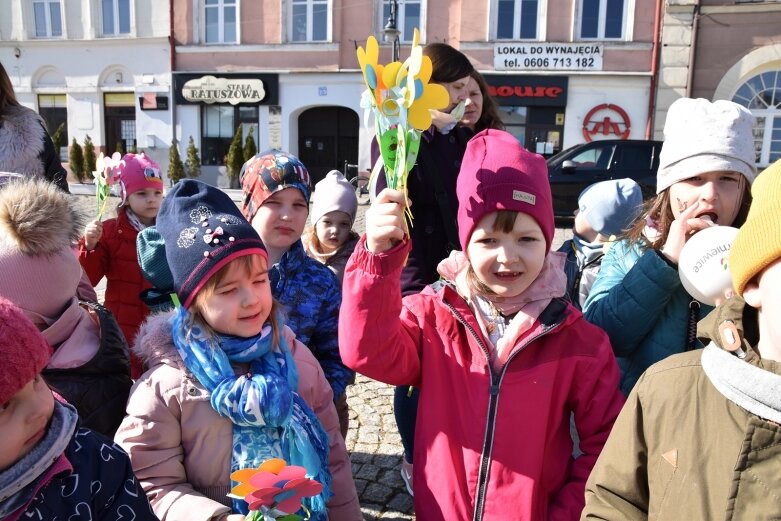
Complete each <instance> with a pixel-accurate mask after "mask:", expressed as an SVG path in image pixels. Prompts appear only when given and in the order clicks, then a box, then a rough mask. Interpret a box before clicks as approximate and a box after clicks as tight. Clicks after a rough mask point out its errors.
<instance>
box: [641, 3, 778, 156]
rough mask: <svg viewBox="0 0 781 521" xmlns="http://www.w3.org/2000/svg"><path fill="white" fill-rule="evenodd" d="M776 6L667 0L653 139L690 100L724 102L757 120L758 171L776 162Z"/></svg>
mask: <svg viewBox="0 0 781 521" xmlns="http://www.w3.org/2000/svg"><path fill="white" fill-rule="evenodd" d="M780 27H781V4H780V3H778V2H753V1H750V2H746V1H740V0H739V1H727V2H725V1H723V0H674V1H673V0H671V1H670V2H669V3H668V5H667V8H666V11H665V15H664V27H663V34H662V43H663V46H662V49H663V50H662V52H661V63H662V75H661V78H660V83H659V92H658V97H657V103H656V111H657V118H656V129H655V135H656V136H657V137H658V138H659V139H661V138H662V129H663V126H664V114H665V113H666V111H667V108H668V107H669V106H670V104H671V103H672V102H673V101H675V100H676V99H678V98H680V97H682V96H687V97H695V98H706V99H710V100H718V99H726V100H731V101H734V102H736V103H739V104H741V105H743V106H745V107H747V108H748V109H749V110H751V112H752V113H753V114H754V115H755V116H756V117H757V124H756V126H755V128H754V141H755V146H756V150H757V165H758V166H759V167H760V168H762V167H765V166H767V165H769V164H771V163H773V162H774V161H776V160H778V159H781V29H779V28H780Z"/></svg>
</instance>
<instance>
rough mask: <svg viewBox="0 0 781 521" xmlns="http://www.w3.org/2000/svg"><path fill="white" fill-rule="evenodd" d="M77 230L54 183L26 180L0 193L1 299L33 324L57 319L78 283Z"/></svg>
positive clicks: (70, 209) (77, 217) (74, 218)
mask: <svg viewBox="0 0 781 521" xmlns="http://www.w3.org/2000/svg"><path fill="white" fill-rule="evenodd" d="M81 230H83V222H82V218H81V216H80V215H79V213H78V212H77V210H76V209H75V208H74V207H73V206H72V205H71V199H70V198H69V196H68V194H66V193H64V192H63V191H62V190H59V189H57V188H56V187H55V186H54V185H53V184H52V183H49V182H46V181H45V180H42V179H33V178H27V179H21V180H17V181H13V182H10V183H8V184H7V185H5V186H4V187H3V188H2V189H0V273H2V276H0V297H3V298H7V299H9V300H11V301H12V302H13V303H14V304H15V305H17V306H19V307H20V308H21V309H22V311H24V312H25V313H26V314H27V316H28V317H29V318H30V319H32V320H33V321H34V322H36V323H37V322H38V321H39V319H43V321H44V322H46V321H49V320H53V319H55V318H57V317H59V315H60V313H61V312H62V310H63V309H64V308H65V307H66V306H67V305H68V304H69V303H70V302H71V300H72V299H73V297H74V296H75V295H76V288H77V287H78V285H79V280H80V279H81V273H82V271H81V265H80V264H79V261H78V259H77V258H76V256H75V255H74V254H73V251H72V250H71V246H72V245H73V244H74V243H75V241H76V239H77V238H78V237H79V235H80V234H81Z"/></svg>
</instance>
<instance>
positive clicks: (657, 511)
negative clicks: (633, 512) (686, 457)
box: [648, 449, 678, 520]
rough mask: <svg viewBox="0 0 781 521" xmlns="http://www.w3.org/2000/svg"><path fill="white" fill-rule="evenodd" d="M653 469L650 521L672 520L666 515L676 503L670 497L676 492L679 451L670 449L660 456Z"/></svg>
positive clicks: (649, 507)
mask: <svg viewBox="0 0 781 521" xmlns="http://www.w3.org/2000/svg"><path fill="white" fill-rule="evenodd" d="M653 469H654V473H653V475H652V476H649V479H648V485H649V486H648V488H649V491H648V492H649V495H650V503H649V506H648V519H649V520H650V519H660V520H661V519H672V518H670V517H669V516H667V515H665V511H666V509H667V508H668V505H670V504H671V503H674V501H672V500H671V498H670V496H671V495H674V494H675V491H676V487H674V486H673V479H674V478H675V475H676V473H677V472H678V449H670V450H667V451H665V452H663V453H662V454H660V455H658V456H657V458H656V464H655V465H654V467H653ZM655 499H656V500H655ZM673 508H674V506H673Z"/></svg>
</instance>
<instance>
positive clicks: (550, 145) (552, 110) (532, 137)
mask: <svg viewBox="0 0 781 521" xmlns="http://www.w3.org/2000/svg"><path fill="white" fill-rule="evenodd" d="M563 135H564V107H529V113H528V116H527V118H526V143H525V146H526V149H527V150H530V151H532V152H535V153H537V154H541V155H542V156H543V157H546V158H547V157H550V156H552V155H554V154H557V153H559V152H560V151H561V138H562V136H563Z"/></svg>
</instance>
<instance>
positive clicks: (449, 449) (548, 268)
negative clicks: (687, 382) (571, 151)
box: [339, 130, 623, 521]
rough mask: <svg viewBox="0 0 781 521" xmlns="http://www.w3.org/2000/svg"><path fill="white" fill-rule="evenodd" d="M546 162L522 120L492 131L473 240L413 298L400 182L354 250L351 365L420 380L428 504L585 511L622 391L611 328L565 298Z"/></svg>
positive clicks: (469, 211)
mask: <svg viewBox="0 0 781 521" xmlns="http://www.w3.org/2000/svg"><path fill="white" fill-rule="evenodd" d="M546 172H547V168H546V165H545V160H544V159H543V158H542V157H541V156H538V155H536V154H532V153H530V152H528V151H526V150H525V149H524V148H523V147H522V146H521V144H520V143H519V142H518V141H517V140H516V139H515V138H514V137H513V136H512V135H510V134H508V133H506V132H503V131H498V130H486V131H483V132H481V133H479V134H477V135H476V136H475V137H474V138H472V140H471V141H470V142H469V144H468V145H467V148H466V153H465V155H464V160H463V163H462V166H461V171H460V173H459V177H458V181H457V194H458V203H459V207H458V229H459V239H460V242H461V246H462V248H463V252H458V251H456V252H453V253H452V254H451V255H450V257H449V258H448V259H445V260H444V261H442V262H441V263H440V265H439V268H438V269H439V273H440V274H441V275H442V277H443V279H444V280H443V281H442V282H439V283H436V284H434V285H432V286H428V287H427V288H426V289H424V290H423V291H422V292H421V293H420V294H416V295H410V296H407V297H405V298H404V299H402V297H401V291H400V287H399V278H400V274H401V270H402V267H403V266H404V261H405V258H406V256H407V252H408V251H409V248H410V246H409V241H408V240H407V237H406V233H407V232H406V230H407V229H408V228H407V226H406V223H405V222H404V201H405V199H404V195H403V194H402V193H401V192H398V191H395V190H389V189H386V190H383V191H382V192H381V193H380V194H379V196H378V197H377V200H376V201H375V202H374V204H373V206H372V207H371V208H370V209H369V211H368V212H367V215H366V236H365V237H364V238H363V239H362V240H361V242H360V243H359V244H358V246H357V247H356V248H355V252H354V253H353V255H352V257H351V258H350V261H349V262H348V264H347V269H346V271H345V276H344V286H343V291H344V297H343V300H342V309H341V313H340V315H339V346H340V349H341V355H342V358H343V359H344V361H345V364H346V365H347V366H348V367H351V368H353V369H355V370H356V371H358V372H361V373H363V374H365V375H366V376H369V377H370V378H375V379H377V380H381V381H383V382H386V383H389V384H393V385H414V386H416V387H420V389H421V393H420V403H419V408H418V417H417V423H416V431H415V453H414V461H415V466H414V470H413V473H414V479H413V483H414V500H415V513H416V515H417V517H418V519H422V520H425V521H439V520H454V519H459V520H466V519H474V520H484V521H489V520H490V521H494V520H506V519H513V520H514V521H537V520H544V519H555V520H575V519H578V517H579V516H580V512H581V510H582V509H583V504H584V487H585V483H586V478H587V477H588V475H589V473H590V472H591V468H592V467H593V466H594V463H595V461H596V459H597V456H598V455H599V453H600V451H601V450H602V446H603V445H604V443H605V440H606V439H607V436H608V434H609V432H610V428H611V426H612V425H613V421H614V420H615V418H616V416H617V415H618V412H619V410H620V408H621V405H622V403H623V397H622V395H621V393H620V392H619V390H618V368H617V366H616V362H615V359H614V357H613V353H612V351H611V348H610V344H609V342H608V340H607V337H606V335H605V334H604V333H603V332H602V331H601V330H600V329H599V328H597V327H595V326H593V325H591V324H589V323H587V322H586V321H585V320H584V319H583V316H582V315H581V313H580V312H579V311H578V310H576V309H575V308H574V307H573V306H572V305H570V304H568V303H567V301H566V300H565V299H564V298H563V297H564V294H565V290H566V287H565V280H566V279H565V275H564V271H563V262H564V256H563V255H562V254H559V253H555V252H550V246H551V240H552V238H553V231H554V222H553V208H552V204H551V192H550V186H549V185H548V181H547V173H546ZM412 212H413V217H414V212H415V207H414V205H413V206H412ZM413 225H415V224H414V221H413ZM573 413H574V418H575V424H576V426H577V430H578V434H579V436H580V449H581V450H582V452H583V454H582V455H580V456H579V457H577V458H576V459H575V458H573V456H572V439H571V437H570V429H569V424H570V415H571V414H573Z"/></svg>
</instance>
